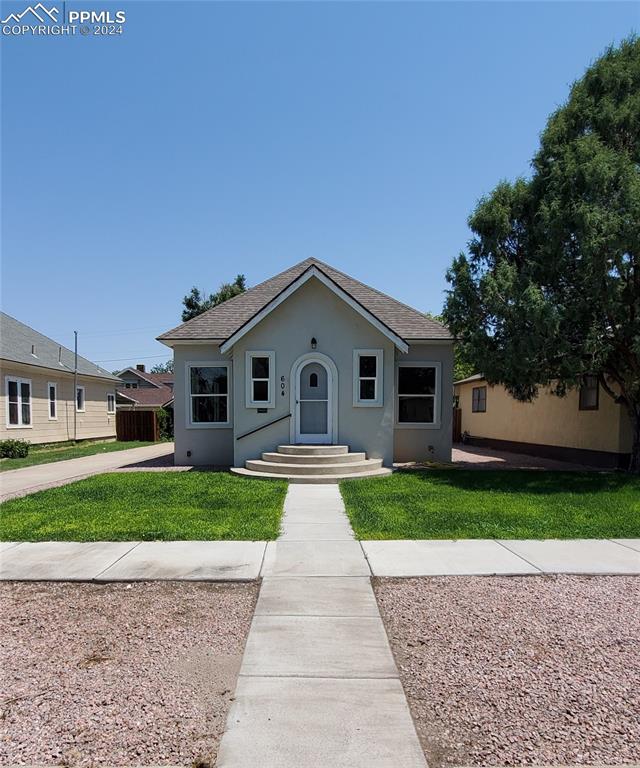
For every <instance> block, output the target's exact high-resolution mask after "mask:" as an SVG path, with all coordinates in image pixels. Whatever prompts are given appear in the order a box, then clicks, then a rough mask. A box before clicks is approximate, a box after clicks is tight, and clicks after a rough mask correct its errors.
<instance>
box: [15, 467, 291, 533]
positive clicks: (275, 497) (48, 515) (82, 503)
mask: <svg viewBox="0 0 640 768" xmlns="http://www.w3.org/2000/svg"><path fill="white" fill-rule="evenodd" d="M286 490H287V483H286V482H285V481H284V480H282V481H279V480H277V481H269V480H255V479H250V478H243V477H235V476H234V475H230V474H227V473H226V472H197V471H191V472H121V473H109V474H104V475H97V476H95V477H90V478H88V479H86V480H81V481H79V482H77V483H72V484H71V485H65V486H62V487H60V488H52V489H49V490H46V491H41V492H40V493H34V494H32V495H31V496H25V497H24V498H21V499H13V500H12V501H7V502H5V503H4V504H3V505H2V512H1V516H0V540H2V541H137V540H144V541H150V540H156V539H159V540H172V539H173V540H225V539H243V540H266V539H275V538H276V537H277V536H278V533H279V531H280V518H281V515H282V506H283V502H284V496H285V493H286Z"/></svg>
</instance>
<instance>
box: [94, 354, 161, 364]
mask: <svg viewBox="0 0 640 768" xmlns="http://www.w3.org/2000/svg"><path fill="white" fill-rule="evenodd" d="M157 357H167V355H147V356H146V357H144V356H143V355H136V356H135V357H112V358H110V359H109V360H94V361H93V362H94V363H118V362H120V360H155V359H156V358H157ZM169 359H171V357H169Z"/></svg>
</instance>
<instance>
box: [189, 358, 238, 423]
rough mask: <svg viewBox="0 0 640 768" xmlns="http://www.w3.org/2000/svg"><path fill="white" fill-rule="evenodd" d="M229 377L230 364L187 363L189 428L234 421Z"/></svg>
mask: <svg viewBox="0 0 640 768" xmlns="http://www.w3.org/2000/svg"><path fill="white" fill-rule="evenodd" d="M230 378H231V377H230V364H229V363H210V362H206V363H188V364H187V397H188V404H187V405H188V411H187V413H188V416H187V423H188V425H189V426H191V427H220V426H228V425H229V423H230V420H231V408H230V405H229V392H230V391H231V385H230Z"/></svg>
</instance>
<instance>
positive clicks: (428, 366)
mask: <svg viewBox="0 0 640 768" xmlns="http://www.w3.org/2000/svg"><path fill="white" fill-rule="evenodd" d="M397 399H398V404H397V411H396V414H397V416H396V418H397V423H398V425H399V426H403V427H418V428H420V427H422V428H437V427H439V426H440V363H400V364H399V365H398V387H397Z"/></svg>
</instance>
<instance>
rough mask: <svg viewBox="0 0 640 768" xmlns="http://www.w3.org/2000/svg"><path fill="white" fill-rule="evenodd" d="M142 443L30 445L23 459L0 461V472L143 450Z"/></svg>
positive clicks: (133, 441) (143, 444)
mask: <svg viewBox="0 0 640 768" xmlns="http://www.w3.org/2000/svg"><path fill="white" fill-rule="evenodd" d="M145 445H153V443H144V442H140V441H135V440H132V441H130V442H121V441H120V442H118V441H117V440H115V441H113V442H111V443H63V444H61V445H43V446H38V445H32V446H31V448H30V450H29V455H28V456H27V457H26V458H24V459H0V472H7V471H8V470H9V469H20V468H21V467H34V466H35V465H36V464H49V463H50V462H52V461H64V460H65V459H79V458H80V457H81V456H94V455H95V454H96V453H111V452H112V451H124V450H125V449H126V448H144V446H145Z"/></svg>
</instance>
